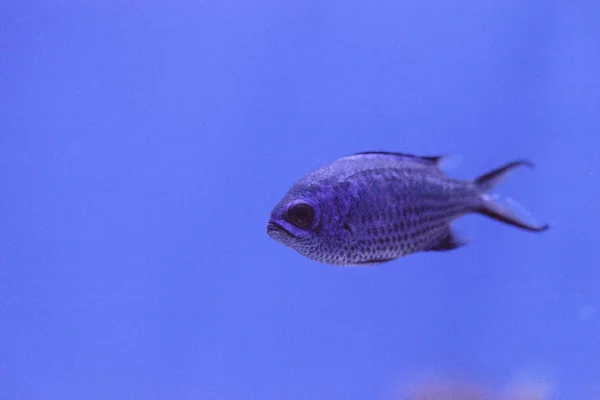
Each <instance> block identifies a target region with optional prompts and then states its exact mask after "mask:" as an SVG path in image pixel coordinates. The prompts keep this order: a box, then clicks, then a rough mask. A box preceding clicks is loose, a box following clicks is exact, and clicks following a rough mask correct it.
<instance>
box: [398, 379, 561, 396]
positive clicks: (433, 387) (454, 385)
mask: <svg viewBox="0 0 600 400" xmlns="http://www.w3.org/2000/svg"><path fill="white" fill-rule="evenodd" d="M549 399H550V390H549V387H548V385H547V384H545V383H540V382H536V383H528V384H524V383H521V384H518V385H517V384H515V385H511V386H509V387H507V388H505V389H504V390H502V391H497V392H496V391H492V390H491V389H490V388H487V387H484V386H483V385H477V384H474V383H469V382H458V381H439V380H436V381H431V382H426V383H422V384H420V385H415V386H413V387H412V388H411V389H409V390H408V391H407V392H406V393H405V394H402V395H400V396H399V397H398V400H549Z"/></svg>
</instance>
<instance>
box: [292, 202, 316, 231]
mask: <svg viewBox="0 0 600 400" xmlns="http://www.w3.org/2000/svg"><path fill="white" fill-rule="evenodd" d="M314 219H315V210H314V209H313V208H312V207H311V206H310V205H309V204H306V203H296V204H293V205H292V206H291V207H290V208H289V209H288V212H287V217H286V220H287V221H288V222H289V223H290V224H293V225H295V226H297V227H298V228H301V229H306V228H309V227H310V226H311V225H312V223H313V220H314Z"/></svg>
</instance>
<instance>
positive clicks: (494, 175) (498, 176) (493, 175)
mask: <svg viewBox="0 0 600 400" xmlns="http://www.w3.org/2000/svg"><path fill="white" fill-rule="evenodd" d="M522 166H527V167H530V168H533V163H532V162H530V161H527V160H517V161H513V162H510V163H508V164H505V165H503V166H501V167H499V168H496V169H494V170H492V171H490V172H487V173H485V174H483V175H481V176H479V177H477V178H475V180H474V182H475V185H477V187H478V188H479V190H481V192H482V193H486V192H489V191H490V190H492V189H493V188H494V186H496V185H497V184H499V183H500V181H501V180H502V178H504V176H505V175H506V174H507V173H509V172H510V171H512V170H513V169H515V168H518V167H522Z"/></svg>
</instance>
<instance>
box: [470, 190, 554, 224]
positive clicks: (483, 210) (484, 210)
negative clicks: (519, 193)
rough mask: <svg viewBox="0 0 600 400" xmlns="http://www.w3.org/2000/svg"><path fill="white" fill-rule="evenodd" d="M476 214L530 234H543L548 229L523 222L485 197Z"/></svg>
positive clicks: (501, 205)
mask: <svg viewBox="0 0 600 400" xmlns="http://www.w3.org/2000/svg"><path fill="white" fill-rule="evenodd" d="M477 212H478V213H479V214H482V215H485V216H487V217H490V218H493V219H495V220H497V221H501V222H504V223H506V224H509V225H512V226H516V227H517V228H521V229H525V230H527V231H530V232H544V231H546V230H548V229H549V228H550V226H549V225H548V224H543V225H533V224H530V223H528V222H526V221H524V220H523V219H521V218H519V217H518V216H517V215H515V213H513V212H512V211H511V210H509V209H508V208H507V207H505V206H504V205H503V204H500V203H498V202H495V201H493V200H491V199H489V198H487V196H486V197H484V200H483V205H482V206H481V207H479V208H478V209H477Z"/></svg>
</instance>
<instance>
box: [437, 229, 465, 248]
mask: <svg viewBox="0 0 600 400" xmlns="http://www.w3.org/2000/svg"><path fill="white" fill-rule="evenodd" d="M467 243H468V242H467V241H465V240H461V239H460V238H459V237H458V236H457V235H456V234H455V233H454V232H453V231H452V229H450V228H448V230H447V231H446V235H445V236H444V237H442V239H441V240H440V241H439V242H437V243H436V244H435V245H433V246H432V247H431V248H429V249H428V250H427V251H449V250H454V249H457V248H459V247H462V246H464V245H466V244H467Z"/></svg>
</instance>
